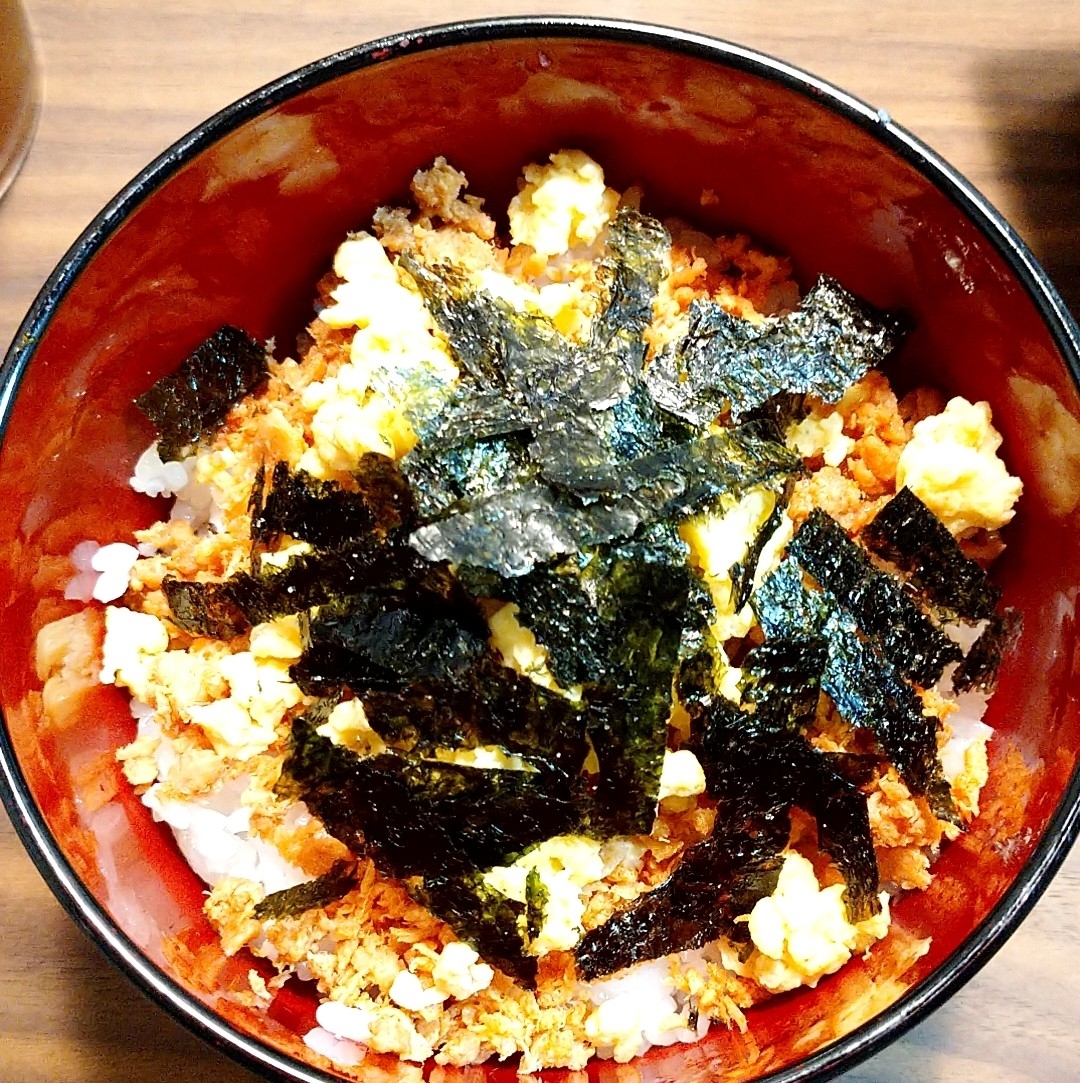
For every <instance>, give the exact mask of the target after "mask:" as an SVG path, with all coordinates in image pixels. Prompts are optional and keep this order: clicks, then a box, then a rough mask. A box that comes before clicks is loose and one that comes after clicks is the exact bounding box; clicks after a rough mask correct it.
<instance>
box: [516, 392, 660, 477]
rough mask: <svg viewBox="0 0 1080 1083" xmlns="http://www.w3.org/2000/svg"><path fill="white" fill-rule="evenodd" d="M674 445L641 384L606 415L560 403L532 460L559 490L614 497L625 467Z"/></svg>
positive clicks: (538, 433) (539, 431)
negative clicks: (561, 488)
mask: <svg viewBox="0 0 1080 1083" xmlns="http://www.w3.org/2000/svg"><path fill="white" fill-rule="evenodd" d="M669 444H670V441H667V440H665V439H664V436H663V429H662V426H661V423H660V416H659V412H658V411H657V409H656V407H655V405H654V404H653V402H652V399H651V398H650V397H649V395H648V393H647V392H646V391H645V389H644V388H643V387H641V386H640V385H639V386H637V387H634V388H633V389H632V390H631V391H629V393H628V394H627V395H626V396H625V397H624V398H622V399H620V400H619V401H618V402H616V403H614V404H613V405H612V406H610V407H608V408H606V409H604V410H596V409H593V408H592V407H590V406H589V405H588V404H585V405H572V404H569V403H559V405H558V407H557V408H555V409H552V410H551V411H550V412H548V413H547V414H545V415H544V417H543V421H542V423H541V424H540V425H538V426H537V427H536V430H535V438H534V439H533V442H532V443H531V444H530V445H529V455H530V456H531V458H532V459H533V461H534V462H535V463H536V465H537V468H538V470H539V472H540V473H541V474H542V475H543V477H544V478H545V479H547V480H548V481H550V482H551V483H552V484H554V485H558V486H561V487H563V488H566V489H570V490H572V491H574V492H576V493H586V494H587V493H592V492H599V493H604V492H608V493H610V492H617V491H618V490H619V488H620V481H621V478H622V475H623V472H624V469H625V466H626V464H628V463H630V462H632V461H634V460H635V459H638V458H641V457H642V456H647V455H650V454H652V453H653V452H655V451H657V450H659V449H660V448H663V447H666V446H667V445H669Z"/></svg>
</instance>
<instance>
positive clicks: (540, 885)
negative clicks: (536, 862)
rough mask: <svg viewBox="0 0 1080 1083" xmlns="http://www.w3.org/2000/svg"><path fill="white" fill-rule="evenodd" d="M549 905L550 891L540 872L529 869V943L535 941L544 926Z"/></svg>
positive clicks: (527, 905)
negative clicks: (545, 912)
mask: <svg viewBox="0 0 1080 1083" xmlns="http://www.w3.org/2000/svg"><path fill="white" fill-rule="evenodd" d="M547 903H548V889H547V887H546V886H545V885H544V881H543V879H542V878H541V876H540V870H539V869H536V868H532V869H529V872H528V875H527V876H526V877H525V928H526V931H527V933H528V937H529V942H530V943H531V942H532V941H534V940H535V939H536V938H537V937H538V936H539V935H540V930H541V929H542V928H543V926H544V910H545V909H546V907H547Z"/></svg>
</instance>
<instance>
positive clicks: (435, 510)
mask: <svg viewBox="0 0 1080 1083" xmlns="http://www.w3.org/2000/svg"><path fill="white" fill-rule="evenodd" d="M402 468H403V470H404V471H405V475H406V477H407V478H408V479H409V484H410V485H411V486H412V489H413V491H414V492H415V493H416V502H417V513H418V515H419V517H420V518H421V519H422V520H432V519H439V518H443V517H445V516H446V515H449V514H452V513H453V512H454V511H456V510H459V509H461V510H464V509H467V508H468V507H470V506H471V505H473V504H475V503H477V502H481V501H484V500H488V499H490V498H492V497H494V496H496V495H497V494H499V493H501V492H504V491H505V490H507V489H510V488H517V487H519V486H521V485H522V484H525V483H526V482H528V481H531V480H533V478H534V477H535V470H534V469H533V467H532V465H531V463H530V460H529V457H528V453H527V451H526V449H525V443H524V441H523V440H522V438H521V437H520V435H519V434H511V435H509V436H491V437H488V438H486V439H483V440H470V441H468V442H466V443H462V444H459V445H457V446H455V447H452V448H449V449H447V450H445V451H426V450H422V449H420V448H418V449H417V450H416V451H413V452H412V453H411V454H410V455H408V456H407V457H406V458H405V459H404V461H403V463H402Z"/></svg>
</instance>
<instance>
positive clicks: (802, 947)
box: [724, 852, 889, 993]
mask: <svg viewBox="0 0 1080 1083" xmlns="http://www.w3.org/2000/svg"><path fill="white" fill-rule="evenodd" d="M843 894H844V885H843V884H832V885H831V886H829V887H826V888H822V887H820V885H819V884H818V881H817V877H816V876H815V875H814V867H813V865H811V864H810V862H809V861H808V860H807V859H806V858H805V857H803V856H801V855H800V854H797V853H794V852H789V853H787V854H785V856H784V864H783V867H782V868H781V870H780V879H779V881H778V882H777V885H776V890H775V891H774V892H773V893H772V895H769V896H767V897H766V898H764V899H760V900H759V901H758V902H757V903H756V904H755V906H754V909H753V910H752V911H751V912H750V919H749V926H750V938H751V940H753V942H754V947H755V948H756V949H757V950H756V951H754V952H753V954H752V955H751V956H750V958H749V959H747V960H746V962H745V963H743V962H740V961H739V960H738V958H737V957H736V956H735V955H734V953H728V952H725V954H724V965H725V966H727V967H729V969H731V970H734V971H735V972H736V973H739V974H742V975H744V976H745V977H750V978H753V979H754V980H755V981H757V982H759V983H760V984H761V985H762V986H764V987H765V988H766V989H768V990H769V991H770V992H773V993H781V992H785V991H787V990H788V989H796V988H798V987H799V986H800V985H809V986H815V985H817V983H818V982H819V981H820V980H821V979H822V978H823V977H825V975H826V974H833V973H835V972H836V971H837V970H839V969H840V968H841V967H842V966H843V965H844V963H846V962H847V961H848V959H850V958H851V956H852V955H854V954H856V953H857V952H860V951H865V950H866V949H867V948H868V947H869V946H870V945H871V944H873V943H874V942H875V941H876V940H880V939H881V938H882V937H883V936H884V935H885V934H886V933H887V932H888V931H889V897H888V894H887V893H885V892H882V893H881V896H880V899H881V911H880V913H878V914H876V915H874V916H873V917H871V918H868V919H867V920H865V921H860V922H858V923H857V924H855V925H853V924H852V923H851V922H850V921H848V919H847V913H846V910H845V907H844V899H843Z"/></svg>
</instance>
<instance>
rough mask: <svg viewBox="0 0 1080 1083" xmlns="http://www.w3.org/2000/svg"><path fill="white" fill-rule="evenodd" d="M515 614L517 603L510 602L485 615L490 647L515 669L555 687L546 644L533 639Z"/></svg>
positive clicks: (544, 685) (544, 684) (536, 681)
mask: <svg viewBox="0 0 1080 1083" xmlns="http://www.w3.org/2000/svg"><path fill="white" fill-rule="evenodd" d="M517 614H518V607H517V606H516V605H514V604H513V603H512V602H510V603H508V604H507V605H504V606H503V607H502V608H501V609H497V610H496V611H495V612H494V613H492V615H491V616H490V617H489V618H488V627H489V628H490V629H491V645H492V647H494V648H495V650H497V651H498V652H499V655H500V656H501V657H502V660H503V664H504V665H507V666H509V667H510V668H511V669H512V670H514V672H515V673H520V674H521V675H522V676H523V677H528V678H529V680H531V681H533V682H534V683H535V684H539V685H542V686H543V687H544V688H551V689H556V688H558V685H557V684H556V683H555V677H554V675H553V674H552V672H551V669H550V668H549V666H548V652H547V648H546V647H542V646H541V645H540V644H539V643H537V641H536V636H535V635H533V633H532V630H531V629H530V628H526V627H525V626H524V625H522V624H519V623H518V619H517Z"/></svg>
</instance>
